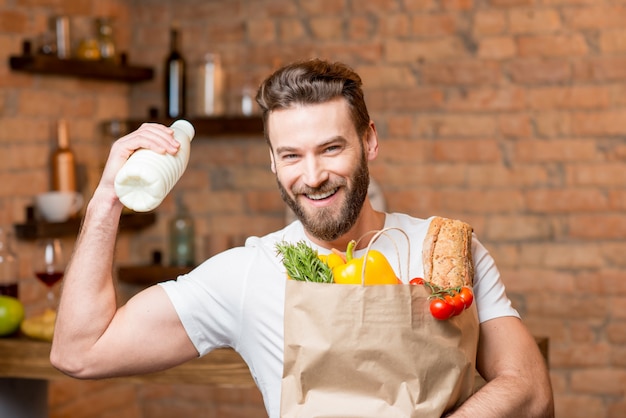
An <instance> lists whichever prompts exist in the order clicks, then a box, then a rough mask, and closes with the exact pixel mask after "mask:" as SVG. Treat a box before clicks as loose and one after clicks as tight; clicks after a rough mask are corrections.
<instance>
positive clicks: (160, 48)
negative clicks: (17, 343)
mask: <svg viewBox="0 0 626 418" xmlns="http://www.w3.org/2000/svg"><path fill="white" fill-rule="evenodd" d="M31 3H32V4H31ZM35 3H36V2H21V3H18V4H17V5H14V4H13V2H0V58H2V63H3V64H0V87H1V89H0V124H1V129H0V149H1V151H0V152H1V156H0V158H1V161H2V163H1V164H0V174H1V176H2V178H3V179H4V178H8V179H10V181H4V180H3V181H2V182H0V225H10V224H11V223H14V222H19V221H21V220H23V207H24V206H25V205H26V204H28V203H29V202H31V200H32V196H33V195H34V194H35V193H36V192H39V191H43V190H44V189H45V188H46V182H47V165H46V164H47V162H46V155H47V153H48V151H49V147H50V140H51V138H52V136H53V124H54V121H55V120H56V119H57V118H58V117H60V116H65V117H68V118H69V119H70V121H71V125H70V129H71V132H72V141H73V145H74V146H75V148H76V149H77V151H79V161H80V163H81V164H82V165H83V167H84V172H85V173H86V175H87V177H86V179H85V182H84V184H85V187H84V191H85V194H87V195H88V194H89V192H90V191H91V190H92V188H93V187H94V185H95V182H96V181H97V176H98V169H99V168H100V167H101V164H102V159H103V158H104V156H103V155H101V153H99V152H98V150H101V146H100V145H101V144H102V141H103V140H106V139H103V137H102V135H101V134H100V132H99V129H98V127H99V124H100V123H101V122H102V121H104V120H109V119H112V118H124V117H127V116H133V117H145V115H147V112H148V108H149V107H154V106H156V107H161V106H162V103H161V84H162V78H161V63H162V61H163V58H164V56H165V54H166V49H167V36H168V35H167V28H168V26H169V24H170V23H171V22H173V21H179V22H181V23H182V25H181V27H182V37H183V52H184V54H185V56H186V57H187V60H188V62H189V64H190V65H191V66H193V64H194V63H196V62H198V61H199V60H200V58H201V56H202V55H203V54H204V53H205V52H209V51H212V52H219V53H220V54H221V56H222V59H223V63H224V66H225V68H226V70H227V72H228V80H227V86H228V94H229V108H230V109H231V111H234V109H236V104H237V100H238V95H239V93H240V90H241V87H242V86H243V85H244V84H245V83H251V84H253V85H254V84H256V83H258V81H259V80H260V79H261V78H262V77H263V76H265V75H266V74H268V73H269V72H270V71H271V70H272V69H273V68H275V67H276V66H277V65H278V64H281V63H286V62H289V61H292V60H294V59H299V58H308V57H312V56H321V57H325V58H329V59H333V60H341V61H344V62H346V63H348V64H350V65H351V66H353V67H354V68H355V69H356V70H357V71H359V72H360V74H361V75H362V76H363V79H364V82H365V86H366V98H367V100H368V103H369V106H370V111H371V113H372V117H373V118H374V120H375V122H376V124H377V127H378V131H379V134H380V138H381V142H382V143H381V153H380V156H379V158H378V160H377V161H376V162H375V163H374V164H373V166H372V173H373V175H374V177H375V178H376V180H377V181H378V182H379V183H380V184H381V187H382V189H383V192H384V195H385V197H386V199H387V203H388V207H389V209H390V210H391V211H402V212H408V213H410V214H412V215H415V216H420V217H425V216H429V215H431V214H439V215H443V216H449V217H456V218H461V219H464V220H466V221H468V222H470V223H471V224H472V225H473V226H474V228H475V230H476V232H477V234H478V236H479V237H480V238H481V239H482V241H483V242H484V243H485V245H486V246H487V248H488V249H489V250H490V251H491V252H492V253H493V255H494V256H495V258H496V260H497V261H498V264H499V266H500V270H501V272H502V275H503V278H504V281H505V282H506V284H507V286H508V291H509V295H510V296H511V297H512V299H513V301H514V303H515V306H516V307H517V308H518V310H519V311H520V312H521V313H522V315H523V317H524V321H525V322H526V324H528V326H529V327H530V328H531V330H532V332H533V333H534V334H535V335H542V336H549V337H550V369H551V376H552V382H553V385H554V389H555V396H556V405H557V416H559V417H568V418H569V417H590V416H594V417H621V416H624V415H626V400H625V399H624V387H626V348H625V347H626V308H625V307H626V279H625V278H624V277H625V276H624V274H625V270H626V262H625V261H624V257H623V254H624V253H625V252H626V242H625V241H624V239H623V237H624V236H625V235H626V216H625V215H624V214H623V213H624V209H625V208H626V192H625V190H626V189H625V186H626V176H624V174H623V172H624V169H625V168H626V165H625V162H624V160H625V159H626V143H625V142H624V135H625V134H626V122H624V121H625V120H626V117H625V116H626V99H624V97H625V95H624V92H626V70H624V69H625V68H626V31H625V30H624V29H623V21H624V18H625V17H626V3H624V2H616V1H608V0H473V1H472V0H438V1H437V0H370V1H367V2H357V1H347V0H333V1H315V2H299V1H295V0H282V1H278V0H265V1H244V0H241V1H228V0H220V1H207V0H203V1H199V0H197V1H193V0H183V1H176V2H174V1H165V0H143V1H134V2H123V1H115V2H114V1H110V0H109V1H107V2H97V1H95V0H94V1H86V2H79V1H63V0H61V1H57V2H51V3H49V4H48V3H46V4H45V5H44V4H42V5H39V3H37V4H35ZM52 13H67V14H70V15H77V16H78V15H97V14H107V13H112V14H113V15H114V16H115V17H116V24H115V30H116V39H117V41H118V43H119V46H120V48H122V49H124V50H127V51H128V52H129V56H130V58H131V61H134V62H138V63H142V64H147V65H154V66H155V69H156V71H157V77H156V78H155V80H154V81H150V82H146V83H141V84H138V85H134V86H127V85H119V84H112V83H103V82H93V81H81V80H72V79H62V78H57V77H40V76H29V75H23V74H17V73H12V72H10V71H9V69H8V67H7V66H6V57H7V56H8V55H9V54H12V53H18V52H19V49H20V44H21V40H22V39H23V38H25V37H28V36H31V35H32V34H33V33H37V32H39V31H42V30H43V28H44V26H45V20H46V19H47V17H48V16H49V15H50V14H52ZM193 147H194V151H193V157H192V161H191V166H190V169H189V171H188V172H187V173H186V175H185V177H184V178H183V180H182V181H181V183H180V184H179V185H177V191H178V192H180V193H182V194H183V197H184V199H185V200H186V201H187V203H188V204H189V205H191V208H192V211H193V214H194V216H195V217H196V220H197V223H198V237H197V243H198V245H199V247H200V249H201V250H200V251H201V254H203V255H208V254H210V253H211V252H212V248H215V247H218V246H223V243H225V242H228V240H229V238H228V236H240V235H242V234H263V233H265V232H269V231H271V230H273V229H275V228H277V227H279V226H280V225H281V224H282V220H283V208H282V204H281V203H280V201H279V198H278V194H277V193H276V191H275V184H274V179H273V176H272V175H271V173H270V171H269V163H268V158H267V150H266V149H265V145H264V144H263V141H262V140H260V139H257V138H235V139H232V138H211V139H198V140H196V141H194V144H193ZM25 184H28V185H29V187H23V185H25ZM172 212H173V204H172V201H171V199H168V200H167V201H166V202H165V203H164V205H163V206H162V207H161V208H160V209H159V214H160V217H159V222H158V223H157V225H156V226H155V227H153V228H150V229H149V230H147V231H144V232H143V233H141V234H138V235H136V236H131V237H129V236H125V237H122V238H121V241H120V246H119V249H118V253H119V257H120V261H134V262H141V261H146V260H148V258H149V253H150V251H152V250H153V249H156V248H161V247H163V245H164V235H165V221H166V219H167V218H168V217H169V216H171V214H172ZM18 248H19V250H20V254H23V256H22V267H23V268H22V275H23V278H22V279H23V280H22V283H23V286H22V289H23V290H24V299H25V301H26V303H27V304H28V306H29V308H30V309H35V308H34V307H36V306H37V304H38V303H39V301H40V300H41V298H42V296H43V290H42V289H41V286H40V285H39V284H38V283H36V282H35V281H34V279H32V277H31V276H32V275H31V274H30V272H29V270H28V252H29V248H30V244H29V243H22V242H20V243H18ZM101 385H102V386H101ZM108 385H109V384H108V383H106V384H105V383H103V382H99V383H94V384H93V385H88V384H85V383H84V382H76V383H75V386H72V387H71V390H74V392H69V393H68V394H65V395H62V394H61V393H60V392H61V390H62V389H61V388H60V387H57V385H54V386H53V388H52V394H53V396H52V397H51V402H52V404H53V409H52V411H53V415H54V416H59V417H60V416H89V415H88V414H87V412H85V411H86V410H88V409H89V407H86V406H84V403H83V404H81V403H80V398H81V396H82V393H83V391H93V392H92V393H94V394H93V395H92V396H99V397H100V399H105V400H106V399H120V398H124V399H126V400H127V401H128V402H127V403H126V404H124V405H125V406H124V407H123V408H124V409H123V412H124V413H123V415H124V416H130V417H135V416H157V415H155V414H156V412H155V411H156V410H159V411H162V413H163V416H170V415H168V414H169V413H166V412H163V411H172V410H176V408H180V409H179V410H180V411H189V409H187V408H190V407H194V408H198V409H197V411H202V412H200V414H201V415H202V416H219V417H230V416H233V417H234V416H252V415H254V413H255V412H250V409H244V410H241V409H237V408H239V407H241V408H254V406H256V408H255V409H254V411H256V413H259V412H258V411H262V407H261V406H260V404H259V400H258V398H255V395H254V394H250V393H247V394H246V393H243V394H242V393H240V392H238V391H230V390H229V391H226V390H218V391H217V392H215V393H213V390H212V389H206V388H202V389H198V388H194V389H189V388H177V387H158V388H137V387H134V386H131V387H124V386H116V385H112V386H111V387H109V386H108ZM63 390H65V389H63ZM190 391H193V393H194V395H189V396H187V394H188V393H189V392H190ZM203 391H207V392H206V393H207V394H208V393H211V394H210V395H206V398H207V400H206V401H205V400H204V398H205V396H204V393H205V392H203ZM155 393H158V394H163V396H164V399H165V400H164V401H162V402H164V403H165V404H167V405H168V406H167V407H165V406H163V405H164V404H163V403H161V404H156V405H155V404H154V403H153V402H160V401H154V400H153V399H154V398H157V397H158V396H156V395H155ZM76 394H80V395H81V396H76ZM159 396H161V395H159ZM246 396H250V397H251V398H253V399H254V400H252V401H249V402H248V401H246V402H243V401H241V402H240V401H238V399H240V398H239V397H246ZM72 397H75V398H78V399H79V400H78V401H76V403H75V404H74V405H73V406H72V402H70V401H71V399H72ZM61 398H63V399H65V400H66V401H67V402H69V406H68V404H67V403H66V402H65V401H63V402H61V401H60V400H59V399H61ZM220 399H221V400H225V401H226V402H222V403H220V402H217V403H213V401H214V400H220ZM233 399H234V401H232V400H233ZM229 400H230V401H229ZM229 402H230V403H229ZM255 402H256V403H255ZM103 403H104V404H107V403H108V401H103ZM81 405H82V407H81ZM190 405H191V406H190ZM250 405H253V406H250ZM89 406H91V404H89ZM222 406H223V408H222ZM68 408H69V409H68ZM72 408H73V409H72ZM112 408H113V407H112ZM120 408H121V407H120ZM170 408H171V409H170ZM215 408H222V410H219V411H218V410H217V409H215ZM68 411H71V413H70V412H68ZM117 411H118V412H110V414H113V413H117V414H118V415H119V414H120V413H119V411H121V409H118V410H117ZM81 414H83V415H81ZM105 414H106V413H105V412H102V413H101V414H100V415H99V416H105ZM173 415H175V414H174V413H172V414H171V416H173Z"/></svg>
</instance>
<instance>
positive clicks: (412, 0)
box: [402, 0, 439, 12]
mask: <svg viewBox="0 0 626 418" xmlns="http://www.w3.org/2000/svg"><path fill="white" fill-rule="evenodd" d="M402 5H403V6H404V7H405V8H406V9H407V11H409V12H426V11H431V10H436V9H438V8H439V1H438V0H402Z"/></svg>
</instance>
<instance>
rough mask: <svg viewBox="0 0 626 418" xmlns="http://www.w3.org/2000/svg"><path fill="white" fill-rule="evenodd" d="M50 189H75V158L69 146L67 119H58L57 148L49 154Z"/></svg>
mask: <svg viewBox="0 0 626 418" xmlns="http://www.w3.org/2000/svg"><path fill="white" fill-rule="evenodd" d="M50 165H51V169H52V179H51V180H52V181H51V182H52V184H51V187H52V190H59V191H64V192H75V191H77V186H76V159H75V157H74V151H72V149H71V148H70V138H69V134H68V127H67V121H66V120H65V119H61V120H59V123H58V127H57V148H56V149H55V150H54V151H53V153H52V156H51V162H50Z"/></svg>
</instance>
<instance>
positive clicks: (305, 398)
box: [281, 280, 478, 418]
mask: <svg viewBox="0 0 626 418" xmlns="http://www.w3.org/2000/svg"><path fill="white" fill-rule="evenodd" d="M428 295H429V292H428V291H427V290H426V289H425V288H424V286H415V285H379V286H360V285H339V284H327V283H311V282H300V281H294V280H287V285H286V297H285V351H284V370H283V379H282V398H281V416H282V417H298V418H306V417H316V418H321V417H336V418H350V417H355V418H357V417H358V418H366V417H372V418H374V417H375V418H381V417H385V418H392V417H420V418H425V417H437V418H439V417H441V416H442V415H443V414H444V412H446V411H450V410H453V409H454V408H455V407H457V406H458V405H459V404H460V403H462V402H463V401H464V400H465V399H467V398H468V397H469V396H470V395H471V394H472V393H473V387H474V373H475V359H476V347H477V342H478V318H477V313H476V308H475V304H473V305H472V306H471V307H470V308H469V309H466V310H465V311H464V312H463V313H462V314H461V315H459V316H456V317H453V318H451V319H449V320H445V321H439V320H436V319H434V318H433V317H432V316H431V314H430V311H429V308H428V306H429V301H428Z"/></svg>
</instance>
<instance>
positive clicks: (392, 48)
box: [385, 36, 469, 63]
mask: <svg viewBox="0 0 626 418" xmlns="http://www.w3.org/2000/svg"><path fill="white" fill-rule="evenodd" d="M385 50H386V56H385V60H387V61H389V62H392V63H409V62H415V61H418V62H438V61H443V60H447V59H458V58H459V57H464V56H468V55H469V54H468V51H467V50H466V48H465V45H464V44H463V43H462V42H461V41H460V39H458V38H456V37H451V36H450V37H442V38H436V39H434V40H427V41H414V40H412V41H398V40H390V41H387V42H385Z"/></svg>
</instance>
